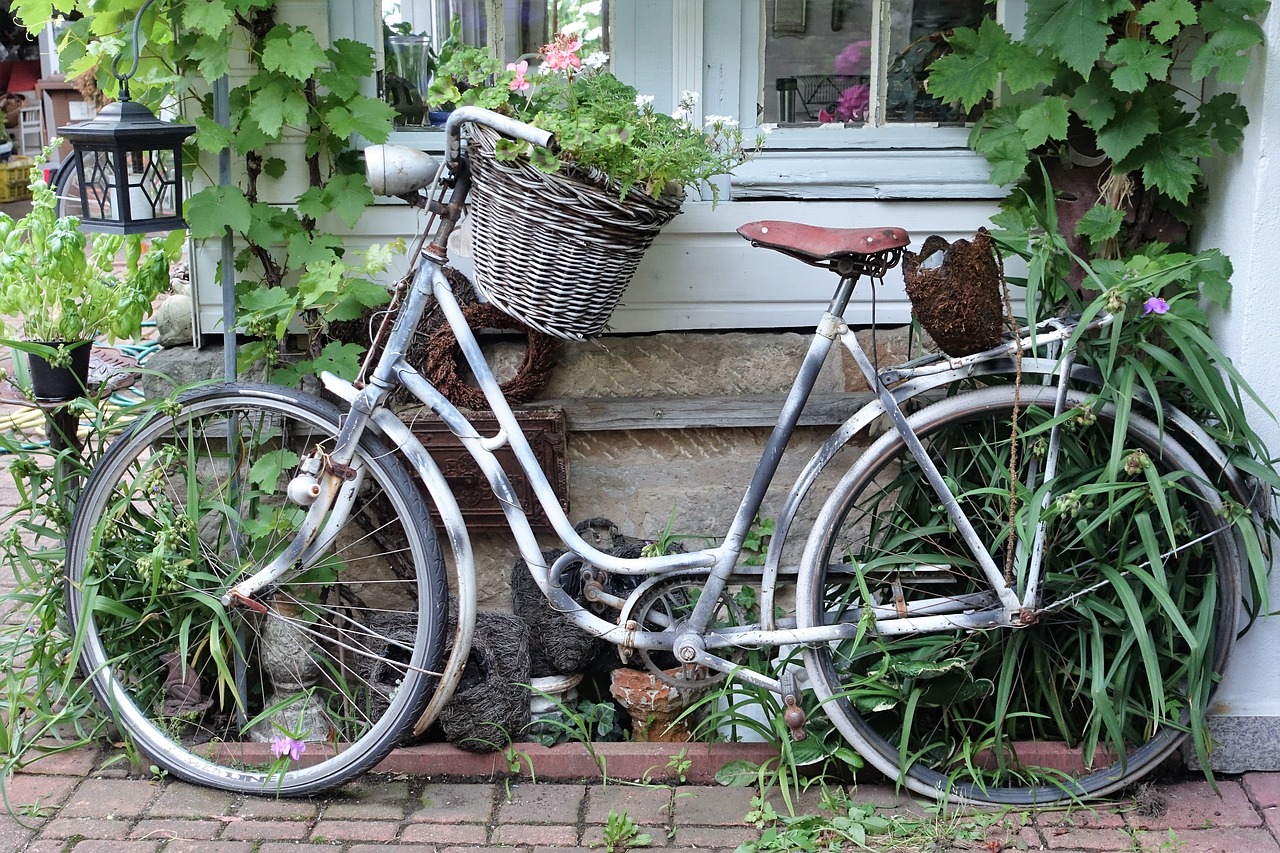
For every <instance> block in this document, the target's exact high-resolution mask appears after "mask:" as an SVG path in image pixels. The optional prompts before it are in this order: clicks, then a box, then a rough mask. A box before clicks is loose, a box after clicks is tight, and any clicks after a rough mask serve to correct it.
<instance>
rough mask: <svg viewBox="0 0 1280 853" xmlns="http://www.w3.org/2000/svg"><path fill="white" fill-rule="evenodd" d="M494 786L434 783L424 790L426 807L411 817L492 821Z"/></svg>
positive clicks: (434, 821) (447, 820)
mask: <svg viewBox="0 0 1280 853" xmlns="http://www.w3.org/2000/svg"><path fill="white" fill-rule="evenodd" d="M495 796H497V788H496V786H494V785H470V784H456V785H455V784H450V783H448V782H434V783H431V784H428V785H427V786H426V787H425V788H423V789H422V796H421V797H420V802H421V804H422V808H420V809H418V810H417V811H415V812H414V813H413V814H411V815H409V820H413V821H426V822H429V823H458V822H463V823H489V822H490V821H491V820H492V819H493V810H494V805H493V803H494V797H495Z"/></svg>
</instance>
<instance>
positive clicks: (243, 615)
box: [67, 385, 447, 796]
mask: <svg viewBox="0 0 1280 853" xmlns="http://www.w3.org/2000/svg"><path fill="white" fill-rule="evenodd" d="M340 417H341V416H340V414H339V412H338V411H337V410H336V409H335V408H333V407H332V406H330V405H329V404H327V403H324V402H322V401H320V400H317V399H315V398H313V397H310V396H308V395H305V394H300V393H298V392H295V391H292V390H289V389H283V388H273V387H270V386H255V385H227V386H216V387H212V388H208V389H204V390H199V391H196V392H193V393H190V394H186V395H184V396H182V397H180V398H178V400H177V401H176V402H174V403H166V404H161V405H160V406H159V407H157V408H156V409H154V410H152V411H151V412H150V413H149V414H148V415H145V416H143V417H142V418H141V419H140V420H139V421H138V422H137V423H136V424H135V425H134V426H132V427H131V428H130V429H129V430H128V431H127V432H126V433H125V434H124V435H123V436H122V437H121V438H119V439H118V440H117V441H116V442H115V443H114V444H113V445H112V447H111V448H110V449H109V450H108V451H107V453H106V454H105V455H104V456H103V458H102V460H101V462H100V463H99V464H98V465H97V466H96V467H95V468H94V470H93V473H92V474H91V476H90V477H89V479H88V481H87V482H86V484H85V487H84V491H83V493H82V495H81V497H80V501H79V504H78V506H77V509H76V515H75V518H74V520H73V522H72V526H71V530H70V534H69V537H68V542H67V577H68V590H67V609H68V614H69V617H70V623H71V626H72V628H73V630H74V631H75V632H76V636H77V637H80V638H82V639H83V651H82V653H81V658H80V659H81V665H82V667H83V669H84V672H85V674H86V676H87V677H88V678H89V679H90V685H91V687H92V689H93V692H94V693H95V695H96V696H97V697H98V699H99V700H100V701H102V703H103V704H104V705H105V706H106V707H107V708H109V709H110V710H111V712H112V713H113V714H114V716H115V718H116V720H117V722H118V724H119V726H120V728H121V729H122V730H123V732H124V733H125V734H126V735H127V736H128V737H129V738H130V739H131V740H132V741H133V742H134V743H135V744H136V745H137V747H138V748H139V749H140V750H141V751H142V752H143V753H144V754H145V755H147V756H148V757H150V758H151V759H152V760H153V761H155V763H156V764H158V765H159V766H160V767H161V768H163V769H164V770H166V771H168V772H170V773H172V774H173V775H174V776H176V777H178V778H181V779H184V780H186V781H189V782H194V783H197V784H201V785H208V786H211V787H215V788H221V789H224V790H230V791H239V792H246V793H257V794H271V795H286V796H297V795H304V794H312V793H316V792H319V791H323V790H326V789H328V788H332V787H334V786H336V785H340V784H342V783H343V782H345V781H347V780H348V779H350V778H352V777H354V776H356V775H358V774H360V773H362V772H364V771H366V770H369V769H371V768H372V767H373V766H374V765H375V764H376V763H377V762H378V761H379V760H380V759H381V758H382V757H383V756H385V755H386V753H387V752H388V751H390V749H391V748H392V747H394V746H395V745H396V743H397V742H398V740H399V738H400V737H401V735H402V734H403V733H404V731H405V729H406V727H407V726H408V725H410V724H411V723H412V722H413V721H414V720H415V719H416V717H417V715H418V714H419V713H420V712H421V710H422V708H423V706H424V704H425V702H426V699H427V698H428V696H429V693H430V689H431V687H432V685H433V684H434V672H435V670H436V669H437V664H438V660H439V657H440V654H441V650H442V648H443V631H444V625H445V618H444V616H445V607H446V602H447V594H446V583H445V578H444V563H443V558H442V555H441V553H440V548H439V545H438V543H437V541H436V538H435V535H434V533H433V532H432V527H431V522H430V519H429V517H428V516H427V510H426V507H425V505H424V504H423V502H422V499H421V497H420V492H419V491H418V489H417V488H416V487H415V484H414V482H413V481H412V480H411V479H410V477H409V475H408V473H407V472H406V471H405V469H404V467H403V466H402V465H401V464H400V463H399V462H398V461H397V458H396V457H395V456H394V455H393V453H392V451H391V449H390V448H389V447H387V446H386V444H385V443H384V442H382V441H381V440H379V439H378V438H377V437H375V436H372V435H368V434H366V436H365V437H364V438H362V439H361V441H360V445H359V449H358V452H357V454H356V457H355V458H354V459H353V460H352V463H351V468H352V471H351V479H349V480H348V481H347V485H346V487H345V488H344V492H343V496H342V497H340V498H339V500H338V501H337V502H335V505H339V506H340V505H342V504H344V503H345V504H349V505H350V511H349V515H348V516H347V517H346V520H345V523H343V524H341V527H340V529H337V528H338V522H337V521H334V523H333V525H332V526H331V527H330V528H329V529H326V530H325V531H324V533H322V536H321V539H322V540H323V541H324V542H325V543H327V545H326V547H324V548H323V549H322V553H311V554H307V555H304V558H303V559H301V560H299V561H298V564H297V565H295V566H294V567H293V569H292V570H291V571H290V573H289V574H287V575H286V576H285V577H283V578H282V579H281V580H280V581H278V582H277V584H276V585H275V587H274V588H273V589H271V590H269V591H268V592H267V594H265V595H263V596H262V601H261V605H262V606H261V611H262V612H259V610H255V609H254V608H251V607H245V606H224V605H223V603H222V598H223V594H224V593H225V592H226V591H227V590H229V589H230V588H231V587H232V586H233V585H234V584H236V583H238V582H239V581H241V580H243V579H244V578H246V577H248V576H249V575H251V574H252V573H253V572H255V571H257V570H258V569H259V568H261V567H262V566H264V565H266V564H267V563H269V562H270V561H271V560H272V559H273V557H274V556H275V555H276V554H278V553H280V551H281V550H282V549H284V548H285V547H286V546H287V545H288V544H289V542H290V541H291V540H292V539H293V537H294V534H295V531H296V529H297V526H298V524H299V523H300V521H301V519H302V518H303V516H304V515H305V514H306V512H307V508H306V507H305V506H299V505H298V504H297V503H295V502H294V501H292V500H290V499H289V498H288V497H287V496H286V494H287V487H288V485H289V483H290V481H291V480H292V479H293V477H294V475H295V472H296V469H297V466H298V464H299V462H300V460H302V459H303V458H304V457H305V456H307V455H308V454H311V453H313V452H314V451H316V450H319V451H320V452H321V453H325V452H329V451H331V450H332V449H333V445H334V439H335V437H336V435H337V433H338V424H339V423H340ZM333 516H334V513H331V514H330V517H331V518H332V517H333ZM317 550H320V549H317Z"/></svg>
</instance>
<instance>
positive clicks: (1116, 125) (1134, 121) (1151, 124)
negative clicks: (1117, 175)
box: [1098, 100, 1160, 162]
mask: <svg viewBox="0 0 1280 853" xmlns="http://www.w3.org/2000/svg"><path fill="white" fill-rule="evenodd" d="M1159 129H1160V113H1159V109H1158V108H1157V107H1156V105H1155V104H1154V103H1152V102H1151V101H1150V100H1137V101H1134V102H1132V103H1130V104H1128V105H1127V106H1125V107H1122V108H1120V109H1119V110H1118V111H1117V113H1116V117H1115V118H1114V119H1112V120H1111V121H1110V122H1108V123H1107V126H1106V127H1104V128H1102V129H1101V130H1099V131H1098V145H1099V146H1101V147H1102V150H1103V151H1105V152H1106V153H1107V156H1108V157H1110V158H1111V159H1112V160H1115V161H1117V162H1118V161H1120V160H1123V159H1124V158H1125V156H1126V155H1128V153H1129V152H1130V151H1132V150H1133V149H1135V148H1137V147H1138V146H1139V145H1141V144H1142V141H1143V140H1144V139H1146V138H1147V137H1148V136H1150V135H1151V134H1153V133H1155V132H1156V131H1157V130H1159Z"/></svg>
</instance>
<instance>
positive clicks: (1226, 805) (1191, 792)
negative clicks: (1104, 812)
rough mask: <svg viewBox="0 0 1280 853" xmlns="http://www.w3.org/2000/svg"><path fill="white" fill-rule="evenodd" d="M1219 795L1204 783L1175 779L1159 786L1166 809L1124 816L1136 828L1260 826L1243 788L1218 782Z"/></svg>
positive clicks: (1231, 782)
mask: <svg viewBox="0 0 1280 853" xmlns="http://www.w3.org/2000/svg"><path fill="white" fill-rule="evenodd" d="M1218 791H1219V794H1220V795H1221V796H1219V794H1215V793H1214V792H1213V790H1212V789H1211V788H1210V787H1209V786H1208V785H1207V784H1206V783H1204V782H1201V781H1196V782H1178V783H1175V784H1172V785H1163V786H1161V787H1160V788H1159V789H1158V792H1159V795H1160V796H1161V797H1162V799H1163V801H1164V806H1165V811H1164V813H1163V814H1161V815H1158V816H1148V815H1140V814H1138V813H1137V811H1130V812H1128V813H1127V814H1126V816H1125V819H1126V820H1127V821H1128V822H1129V825H1130V826H1133V827H1135V828H1137V829H1150V830H1164V829H1170V828H1171V829H1177V830H1182V829H1214V828H1219V827H1242V826H1261V825H1262V816H1261V815H1259V814H1258V811H1257V810H1256V809H1255V808H1254V807H1253V803H1251V802H1250V801H1249V798H1248V797H1247V796H1245V793H1244V788H1242V787H1241V786H1240V785H1239V784H1238V783H1236V782H1233V781H1220V782H1219V783H1218Z"/></svg>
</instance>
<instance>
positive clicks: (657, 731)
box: [609, 667, 706, 743]
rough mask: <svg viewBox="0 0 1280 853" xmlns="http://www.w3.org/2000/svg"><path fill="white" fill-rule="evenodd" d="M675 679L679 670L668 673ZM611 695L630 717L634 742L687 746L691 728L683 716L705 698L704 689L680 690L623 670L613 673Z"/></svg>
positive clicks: (649, 676)
mask: <svg viewBox="0 0 1280 853" xmlns="http://www.w3.org/2000/svg"><path fill="white" fill-rule="evenodd" d="M665 672H666V673H667V674H668V675H670V676H671V677H672V678H675V677H676V676H677V675H678V673H679V672H680V669H679V668H676V669H669V670H666V671H665ZM609 693H611V694H612V695H613V698H614V699H616V700H617V702H618V704H619V705H621V706H622V707H623V708H625V709H626V711H627V713H628V714H630V715H631V739H632V740H634V741H640V742H649V743H686V742H688V741H690V740H692V739H693V735H692V733H691V732H690V730H689V729H690V724H692V723H695V722H696V721H695V720H693V719H691V718H689V717H686V718H685V719H680V715H681V714H683V713H684V712H685V710H686V709H687V708H689V706H691V705H693V704H694V703H695V702H697V701H698V700H699V699H701V698H702V697H703V696H704V695H705V694H706V690H705V688H685V687H677V686H675V685H673V684H668V683H666V682H665V681H661V680H660V679H659V678H658V677H657V676H655V675H654V674H653V673H651V672H648V671H646V670H639V669H630V668H628V667H622V668H620V669H615V670H614V671H613V672H612V673H610V685H609Z"/></svg>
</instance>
